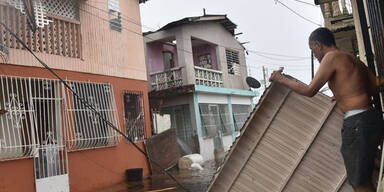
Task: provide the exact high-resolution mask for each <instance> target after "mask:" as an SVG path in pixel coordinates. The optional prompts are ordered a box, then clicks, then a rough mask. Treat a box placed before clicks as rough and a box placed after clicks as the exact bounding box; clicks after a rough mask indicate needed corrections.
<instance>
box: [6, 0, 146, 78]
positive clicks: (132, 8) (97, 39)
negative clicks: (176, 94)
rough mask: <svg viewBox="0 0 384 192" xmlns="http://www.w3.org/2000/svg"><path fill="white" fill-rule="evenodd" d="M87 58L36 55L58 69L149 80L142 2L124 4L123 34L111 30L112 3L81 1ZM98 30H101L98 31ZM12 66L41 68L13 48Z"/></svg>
mask: <svg viewBox="0 0 384 192" xmlns="http://www.w3.org/2000/svg"><path fill="white" fill-rule="evenodd" d="M79 9H80V23H81V24H80V25H81V38H82V53H83V57H82V58H81V59H79V58H70V57H64V56H60V55H52V54H45V53H36V54H37V56H38V57H40V58H41V59H42V60H43V61H44V62H46V63H47V64H48V65H49V66H50V67H52V68H55V69H62V70H68V71H78V72H85V73H92V74H100V75H108V76H116V77H124V78H129V79H137V80H146V79H147V75H146V67H145V57H144V51H143V50H144V47H143V38H142V36H141V34H142V31H141V21H140V9H139V1H138V0H124V1H122V0H121V1H120V12H121V16H122V17H123V18H130V19H129V20H130V21H127V20H126V19H122V27H123V30H122V32H117V31H113V30H111V29H110V27H109V17H108V0H87V1H79ZM96 29H97V30H96ZM8 63H9V64H15V65H23V66H35V67H41V64H40V63H38V62H37V61H36V60H35V59H32V56H31V55H30V54H28V53H27V52H26V51H24V50H20V49H11V50H10V54H9V62H8Z"/></svg>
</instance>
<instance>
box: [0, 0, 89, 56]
mask: <svg viewBox="0 0 384 192" xmlns="http://www.w3.org/2000/svg"><path fill="white" fill-rule="evenodd" d="M47 16H48V18H49V20H51V21H52V22H50V23H49V24H48V25H45V26H44V28H38V29H37V30H36V32H32V31H31V30H30V29H29V27H28V24H27V23H28V21H27V19H26V17H25V15H23V14H22V13H21V12H20V11H19V10H17V9H15V8H14V7H12V6H9V5H7V4H4V3H1V2H0V20H1V21H5V24H6V25H7V26H8V27H9V28H10V29H11V30H12V31H13V32H14V33H15V34H16V35H17V36H18V37H19V38H20V39H21V40H23V41H24V42H25V44H26V45H27V46H28V48H30V49H31V50H32V51H34V52H41V53H46V54H53V55H61V56H66V57H72V58H81V57H82V52H81V33H80V22H79V21H77V20H74V19H67V18H62V17H59V16H54V15H47ZM0 45H5V46H6V47H8V48H13V49H24V48H23V47H22V45H21V44H20V43H19V42H17V41H16V39H15V38H14V37H13V36H11V34H10V33H9V32H7V31H6V30H5V29H3V27H2V26H0Z"/></svg>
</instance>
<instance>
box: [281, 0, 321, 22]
mask: <svg viewBox="0 0 384 192" xmlns="http://www.w3.org/2000/svg"><path fill="white" fill-rule="evenodd" d="M275 2H277V3H280V4H281V5H283V6H284V7H285V8H287V9H289V10H290V11H291V12H292V13H294V14H295V15H297V16H299V17H300V18H302V19H304V20H306V21H308V22H310V23H312V24H314V25H317V26H319V27H321V25H320V24H318V23H316V22H314V21H312V20H310V19H308V18H306V17H304V16H302V15H300V14H299V13H298V12H296V11H295V10H293V9H292V8H290V7H288V6H287V5H286V4H284V3H282V2H281V1H279V0H275Z"/></svg>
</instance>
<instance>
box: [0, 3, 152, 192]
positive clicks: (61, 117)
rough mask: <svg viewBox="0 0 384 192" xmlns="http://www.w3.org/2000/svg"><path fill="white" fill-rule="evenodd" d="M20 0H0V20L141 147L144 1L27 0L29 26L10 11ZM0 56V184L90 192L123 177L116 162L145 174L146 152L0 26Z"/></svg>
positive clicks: (145, 124) (5, 189) (145, 108)
mask: <svg viewBox="0 0 384 192" xmlns="http://www.w3.org/2000/svg"><path fill="white" fill-rule="evenodd" d="M22 2H23V1H20V0H0V21H2V22H5V24H6V25H7V26H8V27H9V28H10V29H11V30H12V31H13V32H14V33H15V34H16V35H17V36H18V37H19V38H20V39H21V40H23V41H24V42H25V43H26V44H27V46H28V47H29V48H30V49H31V50H32V51H33V52H34V53H35V54H36V55H37V56H38V57H39V58H40V59H41V60H43V61H44V62H46V63H47V64H48V65H49V66H50V67H52V68H53V69H54V70H55V71H56V72H57V73H58V74H59V75H60V76H61V77H62V78H64V79H65V80H66V81H67V83H68V84H69V85H70V87H71V88H72V89H73V90H75V91H76V92H77V94H78V95H80V96H81V97H82V98H84V99H85V100H87V101H88V102H89V103H90V104H91V105H93V106H94V108H95V109H96V110H97V111H98V112H100V113H101V115H102V116H103V117H104V118H105V119H107V120H108V121H110V122H111V123H112V124H113V125H114V126H116V127H117V128H118V129H120V130H121V131H122V132H124V133H126V134H127V135H128V136H129V137H130V138H131V139H132V140H133V141H135V142H136V144H137V145H139V146H140V147H141V148H143V147H144V142H143V141H144V140H145V138H147V137H150V136H151V133H150V116H149V115H150V113H149V102H148V97H147V75H146V67H145V62H144V61H145V58H144V48H143V43H142V42H143V38H142V36H141V35H138V34H141V26H140V24H139V23H140V15H139V3H142V2H144V0H140V1H139V0H97V1H96V0H87V1H78V0H60V1H56V0H32V1H31V2H32V3H33V5H34V6H35V13H36V14H37V15H38V20H37V22H38V26H39V27H38V28H37V30H36V32H33V31H32V30H30V29H29V27H28V24H27V23H28V21H27V19H26V17H25V15H24V14H22V10H20V9H23V6H22V4H21V3H22ZM28 2H29V1H28ZM127 18H130V19H129V20H128V19H127ZM134 23H137V24H134ZM127 29H129V30H127ZM7 53H9V54H7ZM0 56H1V57H0V110H6V111H3V112H5V113H4V114H1V115H0V191H2V192H14V191H15V192H16V191H23V192H30V191H37V192H42V191H49V192H56V191H60V192H61V191H64V192H65V191H69V190H70V191H77V192H79V191H95V190H97V189H100V188H104V187H106V186H110V185H113V184H116V183H119V182H123V181H124V179H125V170H126V169H130V168H143V170H144V174H145V175H149V167H148V164H147V159H146V157H144V156H143V155H142V154H141V153H139V152H138V151H137V150H136V149H135V148H134V147H133V146H132V145H131V144H130V143H128V142H127V141H125V140H124V139H123V138H122V137H121V136H120V135H119V134H118V133H117V132H115V131H113V130H112V129H111V128H110V127H109V126H108V125H107V124H106V123H105V122H104V121H102V120H101V119H99V118H98V116H97V115H96V114H95V113H93V112H92V111H91V110H90V109H89V108H87V107H86V106H85V105H83V104H82V103H81V102H80V101H79V100H78V99H77V98H76V97H75V96H74V94H73V93H72V92H71V91H70V90H69V89H68V88H67V87H64V85H63V84H62V83H61V82H60V81H58V79H57V78H56V77H55V76H53V75H52V74H51V73H50V72H49V71H48V70H47V69H44V68H43V67H42V65H41V64H40V63H38V62H37V60H36V59H34V58H33V56H32V55H31V54H30V53H29V52H28V51H26V49H24V48H23V47H22V45H21V44H20V43H19V42H17V41H16V39H15V38H14V37H13V36H11V34H10V33H9V32H7V31H6V30H5V29H4V27H3V26H0ZM69 184H70V185H69Z"/></svg>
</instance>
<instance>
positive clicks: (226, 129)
mask: <svg viewBox="0 0 384 192" xmlns="http://www.w3.org/2000/svg"><path fill="white" fill-rule="evenodd" d="M199 110H200V117H201V127H202V129H203V134H204V136H206V137H214V136H217V135H219V132H221V133H222V134H231V133H232V123H231V119H230V116H229V110H228V105H225V104H205V103H204V104H199Z"/></svg>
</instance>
